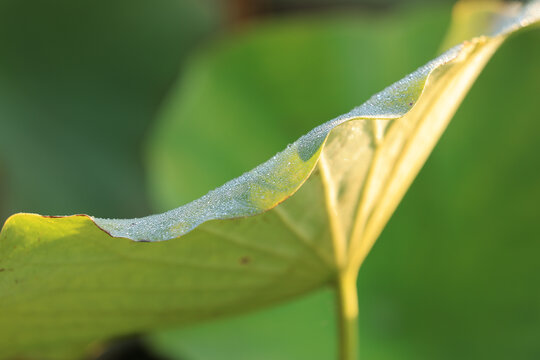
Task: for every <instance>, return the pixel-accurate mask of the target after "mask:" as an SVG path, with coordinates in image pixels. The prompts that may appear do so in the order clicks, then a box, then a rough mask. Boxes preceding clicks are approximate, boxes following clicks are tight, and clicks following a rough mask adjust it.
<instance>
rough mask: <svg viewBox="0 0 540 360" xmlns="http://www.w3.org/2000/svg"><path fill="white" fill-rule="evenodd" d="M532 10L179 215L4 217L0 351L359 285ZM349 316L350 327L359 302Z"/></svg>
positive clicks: (43, 347) (38, 347)
mask: <svg viewBox="0 0 540 360" xmlns="http://www.w3.org/2000/svg"><path fill="white" fill-rule="evenodd" d="M536 5H538V3H536ZM536 5H535V4H532V5H530V6H528V7H526V8H524V9H523V12H521V13H519V14H516V15H515V17H514V18H513V21H512V22H511V23H509V24H505V25H504V26H502V27H500V28H498V30H497V31H496V32H495V33H494V34H492V35H490V36H485V37H479V38H474V39H471V40H470V41H467V42H465V43H463V44H461V45H459V46H457V47H455V48H452V49H451V50H449V51H448V52H446V53H445V54H443V55H442V56H440V57H439V58H437V59H435V60H433V61H432V62H430V63H428V64H427V65H426V66H424V67H422V68H420V69H418V70H417V71H415V72H414V73H412V74H411V75H409V76H407V77H406V78H404V79H403V80H401V81H399V82H397V83H395V84H394V85H392V86H390V87H388V88H387V89H386V90H384V91H383V92H381V93H379V94H377V95H375V96H373V97H372V98H371V99H370V100H368V101H367V102H366V103H364V104H363V105H362V106H360V107H358V108H355V109H353V110H352V111H351V112H350V113H348V114H345V115H343V116H341V117H339V118H336V119H334V120H331V121H330V122H328V123H326V124H324V125H321V126H319V127H317V128H315V129H314V130H312V131H311V132H310V133H308V134H307V135H305V136H303V137H301V138H300V139H299V140H298V141H296V142H295V143H293V144H292V145H290V146H289V147H287V149H286V150H284V151H283V152H281V153H279V154H277V155H276V156H274V157H273V158H272V159H270V160H269V161H268V162H266V163H264V164H262V165H260V166H259V167H257V168H256V169H254V170H252V171H251V172H249V173H246V174H244V175H242V176H241V177H239V178H237V179H235V180H233V181H231V182H229V183H227V184H225V185H224V186H222V187H221V188H219V189H217V190H215V191H212V192H210V193H208V194H207V195H205V196H203V197H202V198H200V199H197V200H195V201H193V202H192V203H189V204H187V205H184V206H182V207H180V208H178V209H175V210H172V211H169V212H167V213H164V214H160V215H153V216H150V217H146V218H140V219H130V220H108V219H98V218H92V217H89V216H85V215H82V216H71V217H63V218H50V217H44V216H39V215H31V214H19V215H14V216H12V217H11V218H9V219H8V220H7V222H6V224H5V225H4V228H3V230H2V233H1V234H0V251H1V254H2V262H1V263H0V264H1V265H2V267H3V269H4V271H3V272H2V273H3V274H2V276H1V277H0V281H1V282H0V290H1V294H2V297H1V306H2V307H1V309H2V319H3V320H4V323H5V324H6V328H9V329H10V331H9V333H5V334H3V336H2V337H1V340H0V341H2V342H1V343H0V344H1V345H2V346H1V348H2V351H3V352H4V354H6V355H34V354H37V353H39V354H40V355H41V356H43V355H42V354H44V353H46V351H49V352H48V353H49V354H53V353H54V351H55V349H56V347H57V344H58V343H60V342H61V343H62V344H63V345H64V347H65V348H67V347H73V348H75V347H77V346H80V345H82V344H84V343H85V342H88V341H89V340H97V339H103V338H106V337H109V336H112V335H115V334H122V333H128V332H130V331H144V330H148V329H152V328H155V327H157V326H164V325H167V324H175V323H189V322H195V321H199V320H202V319H206V318H211V317H213V316H216V315H220V314H228V313H234V312H240V311H244V310H246V309H250V308H256V307H261V306H263V305H266V304H269V303H272V302H275V301H279V300H283V299H286V298H289V297H292V296H295V295H299V294H302V293H306V292H308V291H310V290H313V289H315V288H319V287H322V286H324V285H326V284H330V283H334V282H336V281H339V282H340V283H341V282H346V284H348V286H349V285H353V286H354V283H353V282H354V281H355V279H356V272H357V270H358V267H359V265H360V263H361V262H362V261H363V259H364V257H365V255H366V254H367V252H368V251H369V249H370V248H371V246H372V245H373V242H374V241H375V238H376V237H377V236H378V234H379V232H380V231H381V230H382V227H383V226H384V224H385V223H386V221H387V220H388V217H389V216H390V214H391V213H392V211H393V210H394V208H395V206H397V203H398V202H399V200H400V198H401V197H402V196H403V193H404V192H405V190H406V188H407V187H408V185H409V184H410V182H411V181H412V179H413V177H414V175H415V174H416V172H417V171H418V170H419V168H420V166H421V165H422V163H423V162H424V160H425V158H426V157H427V155H428V154H429V152H430V150H431V148H432V147H433V146H434V144H435V142H436V141H437V139H438V137H439V135H440V133H441V132H442V131H443V130H444V127H445V126H446V123H447V121H448V120H449V118H450V117H451V116H452V115H453V112H454V111H455V109H456V107H457V105H458V104H459V102H460V101H461V99H462V97H463V96H464V94H465V92H466V91H467V90H468V88H469V86H470V85H471V83H472V82H473V81H474V79H475V78H476V75H477V74H478V73H479V71H480V70H481V69H482V67H483V65H484V64H485V62H486V61H487V60H488V59H489V57H490V56H491V55H492V53H493V52H494V51H495V50H496V48H497V47H498V46H499V45H500V43H501V42H502V41H503V40H504V38H505V37H506V36H507V35H508V34H509V33H511V32H513V31H514V30H517V29H519V28H521V27H523V26H526V25H528V24H529V23H530V22H532V21H536V20H537V18H538V16H539V11H538V7H537V6H536ZM293 194H294V196H292V195H293ZM285 200H287V201H285ZM254 215H257V216H254ZM246 216H249V217H246ZM111 237H116V238H118V239H112V238H111ZM170 239H175V240H173V241H162V240H170ZM131 240H135V241H131ZM142 241H144V242H151V243H141V242H142ZM155 241H162V242H157V243H156V242H155ZM351 281H353V282H351ZM344 312H345V318H347V319H351V318H354V316H355V315H356V314H355V312H356V304H355V303H351V302H347V303H346V306H345V308H344ZM73 329H76V331H73ZM45 330H46V331H45Z"/></svg>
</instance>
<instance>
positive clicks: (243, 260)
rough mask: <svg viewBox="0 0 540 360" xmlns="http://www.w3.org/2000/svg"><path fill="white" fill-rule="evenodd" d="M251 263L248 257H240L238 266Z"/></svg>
mask: <svg viewBox="0 0 540 360" xmlns="http://www.w3.org/2000/svg"><path fill="white" fill-rule="evenodd" d="M250 262H251V259H250V258H249V256H242V257H241V258H240V264H242V265H247V264H249V263H250Z"/></svg>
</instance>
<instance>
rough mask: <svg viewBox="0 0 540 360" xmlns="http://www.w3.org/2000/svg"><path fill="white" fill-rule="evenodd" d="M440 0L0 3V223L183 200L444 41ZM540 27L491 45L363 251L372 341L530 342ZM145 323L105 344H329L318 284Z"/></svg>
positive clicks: (365, 343)
mask: <svg viewBox="0 0 540 360" xmlns="http://www.w3.org/2000/svg"><path fill="white" fill-rule="evenodd" d="M451 6H452V2H450V1H423V2H422V1H415V2H409V1H407V2H400V1H396V0H383V1H376V0H371V1H362V0H339V1H332V0H293V1H286V0H267V1H263V0H258V1H247V0H245V1H241V0H230V1H225V0H222V1H218V0H216V1H210V0H159V1H152V2H150V1H142V0H129V1H128V0H109V1H71V0H49V1H38V0H0V221H1V222H2V223H3V221H4V220H5V219H6V218H7V216H9V214H12V213H15V212H20V211H24V212H37V213H42V214H51V215H53V214H54V215H63V214H72V213H88V214H92V215H95V216H99V217H120V218H126V217H136V216H144V215H148V214H150V213H153V212H157V211H162V210H168V209H170V208H173V207H177V206H179V205H181V204H183V203H185V202H186V201H189V200H192V199H194V198H196V197H198V196H200V195H202V194H204V193H205V192H206V191H208V190H210V189H212V188H215V187H217V186H219V185H221V184H222V183H224V182H225V181H227V180H229V179H231V178H233V177H236V176H238V175H240V174H241V173H243V172H244V171H247V170H249V169H251V168H252V167H254V166H255V165H257V164H259V163H261V162H263V161H264V160H266V159H267V158H269V157H271V156H272V155H273V154H274V153H276V152H277V151H279V150H281V149H282V148H284V147H285V146H286V145H287V144H288V143H290V142H292V141H294V140H295V139H296V138H297V137H299V136H300V135H302V134H303V133H306V132H307V131H308V130H310V129H311V128H313V127H314V126H316V125H318V124H320V123H322V122H325V121H326V120H329V119H331V118H333V117H335V116H337V115H339V114H341V113H344V112H346V111H348V110H350V109H351V108H352V107H354V106H356V105H359V104H361V103H362V102H363V101H365V100H366V99H367V98H369V96H370V95H372V94H374V93H375V92H377V91H379V90H381V89H383V88H384V87H385V86H387V85H389V84H391V83H392V82H394V81H396V80H398V79H400V78H401V77H403V76H404V75H406V74H408V73H410V72H411V71H413V70H414V69H416V68H417V67H419V66H421V65H423V64H424V63H425V62H427V61H428V60H430V59H431V58H433V57H434V56H436V55H437V54H438V53H439V52H440V51H441V49H440V48H439V46H440V44H441V42H442V40H443V38H444V34H445V30H446V29H447V27H448V24H449V21H450V12H451ZM539 40H540V31H539V30H538V29H536V30H530V31H525V32H522V33H520V34H517V35H516V36H513V37H512V38H510V39H509V41H507V43H505V44H504V45H503V47H502V48H501V49H500V51H499V52H498V53H497V54H496V55H495V56H494V58H493V59H492V61H491V62H490V63H489V64H488V66H487V67H486V69H485V70H484V72H483V73H482V74H481V75H480V77H479V79H478V81H477V83H476V84H475V85H474V87H473V88H472V90H471V92H470V93H469V95H468V96H467V98H466V99H465V101H464V103H463V104H462V106H461V108H460V109H459V110H458V112H457V114H456V116H455V118H454V119H453V120H452V123H451V124H450V126H449V128H448V130H447V131H446V133H445V134H444V135H443V137H442V139H441V141H440V142H439V144H438V145H437V147H436V148H435V150H434V152H433V154H432V155H431V157H430V159H429V160H428V162H427V163H426V165H425V166H424V168H423V170H422V171H421V173H420V174H419V176H418V178H417V179H416V180H415V182H414V184H413V185H412V187H411V189H410V191H409V192H408V194H407V195H406V196H405V198H404V200H403V201H402V203H401V205H400V206H399V208H398V209H397V211H396V213H395V214H394V216H393V218H392V219H391V221H390V222H389V224H388V226H387V228H386V229H385V231H384V233H383V234H382V236H381V238H380V239H379V240H378V242H377V244H376V245H375V247H374V248H373V250H372V252H371V254H370V255H369V256H368V258H367V260H366V262H365V263H364V265H363V266H362V269H361V271H360V276H359V280H358V288H359V290H358V292H359V301H360V323H359V326H360V337H361V339H360V347H361V353H362V355H363V358H364V359H375V360H385V359H456V358H459V359H509V358H515V359H538V358H540V287H539V286H538V284H539V282H538V281H539V278H540V261H539V260H538V259H539V257H540V236H539V230H538V229H539V224H540V209H539V205H538V204H540V156H539V155H540V141H539V133H540V122H539V120H540V115H539V113H540V108H539V105H538V94H539V93H540V67H539V66H538V64H540V47H539V46H538V45H539V44H540V41H539ZM164 144H165V145H164ZM0 326H1V325H0ZM137 335H138V336H137V337H136V338H134V339H135V340H133V338H130V339H118V340H116V341H113V342H112V343H111V345H110V348H109V349H108V350H107V351H106V352H105V353H104V354H102V355H101V358H102V359H122V358H125V359H128V358H129V359H137V358H139V359H173V360H176V359H185V360H204V359H246V360H247V359H268V360H270V359H315V360H316V359H332V358H335V354H336V351H337V350H336V348H337V342H336V333H335V319H334V305H333V298H332V295H331V293H330V292H329V291H328V290H322V291H320V292H318V293H316V294H311V295H309V296H306V297H304V298H301V299H298V300H297V301H295V302H292V303H288V304H284V305H280V306H277V307H274V308H271V309H265V310H263V311H259V312H257V313H251V314H247V315H244V316H241V317H236V318H230V319H223V320H219V321H217V322H214V323H207V324H201V325H197V326H193V327H188V328H181V329H163V330H162V331H159V332H156V333H152V334H137Z"/></svg>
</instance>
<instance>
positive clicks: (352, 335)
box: [336, 271, 358, 360]
mask: <svg viewBox="0 0 540 360" xmlns="http://www.w3.org/2000/svg"><path fill="white" fill-rule="evenodd" d="M356 276H357V274H356V272H355V271H345V272H343V273H340V274H339V275H338V281H337V285H336V290H337V310H338V318H339V321H338V326H339V359H340V360H357V359H358V296H357V293H356Z"/></svg>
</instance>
